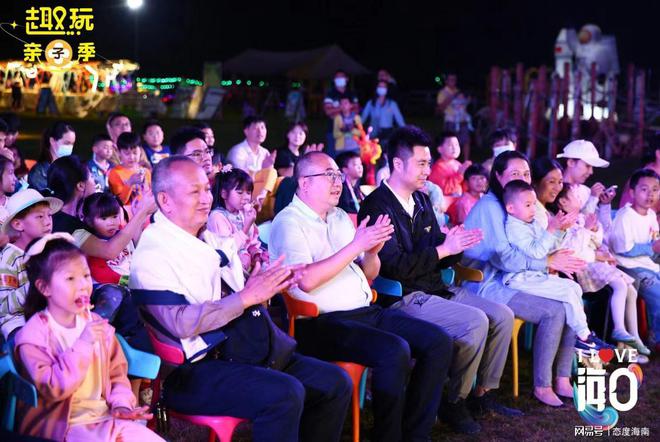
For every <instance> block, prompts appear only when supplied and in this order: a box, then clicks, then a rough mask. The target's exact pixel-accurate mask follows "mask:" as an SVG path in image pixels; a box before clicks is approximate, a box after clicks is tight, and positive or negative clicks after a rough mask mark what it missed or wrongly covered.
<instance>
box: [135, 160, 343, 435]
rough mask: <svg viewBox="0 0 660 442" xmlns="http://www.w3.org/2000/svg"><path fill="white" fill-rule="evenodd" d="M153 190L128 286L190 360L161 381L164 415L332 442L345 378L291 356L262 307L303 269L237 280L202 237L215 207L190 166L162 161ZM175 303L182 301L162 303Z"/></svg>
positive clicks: (212, 239) (231, 256) (230, 262)
mask: <svg viewBox="0 0 660 442" xmlns="http://www.w3.org/2000/svg"><path fill="white" fill-rule="evenodd" d="M152 188H153V193H154V195H155V197H156V201H157V203H158V207H159V209H160V211H159V212H157V214H156V216H155V222H154V223H153V224H151V225H150V226H149V227H148V228H147V229H146V230H145V231H144V233H143V234H142V237H141V238H140V243H139V244H138V247H137V249H136V250H135V254H134V255H133V260H132V263H131V277H130V283H129V285H130V287H131V289H132V290H133V294H134V299H138V297H142V298H143V299H144V297H146V296H151V297H152V298H151V300H150V302H147V301H145V302H143V303H142V304H143V307H142V308H143V311H142V312H143V314H144V315H145V320H146V321H147V322H148V324H149V325H150V326H151V327H152V328H153V330H154V332H155V333H156V334H157V335H158V336H159V339H162V340H163V341H167V342H169V343H170V344H172V345H177V346H179V347H182V349H183V351H184V353H185V356H186V359H187V361H188V362H187V363H185V364H183V365H180V366H178V367H177V368H176V369H175V370H174V371H173V372H172V373H171V374H169V375H168V376H167V378H166V379H165V389H166V391H167V395H166V396H165V401H166V404H167V406H168V407H170V408H172V409H174V410H176V411H178V412H180V413H185V414H195V415H210V416H217V415H220V416H233V417H239V418H245V419H249V420H250V421H251V423H252V437H253V438H254V439H255V440H272V439H273V438H274V437H277V439H278V440H282V441H292V442H293V441H297V440H308V441H319V440H321V441H328V442H330V441H338V440H339V438H340V436H341V430H342V426H343V422H344V419H345V417H346V411H347V408H348V404H349V401H350V395H351V381H350V379H349V378H348V377H347V375H346V373H345V372H344V371H343V370H342V369H340V368H339V367H337V366H335V365H334V364H329V363H326V362H322V361H318V360H315V359H313V358H309V357H305V356H301V355H299V354H297V353H295V352H293V347H292V345H291V344H292V340H291V338H288V337H286V335H284V334H283V332H281V331H280V330H279V329H277V327H276V326H274V325H273V323H272V321H271V319H270V317H269V315H268V312H267V310H266V309H265V308H263V307H262V306H261V305H260V304H261V303H263V302H265V301H266V300H268V299H269V298H271V297H272V296H273V295H274V294H275V293H278V292H279V291H281V290H284V289H287V288H289V287H290V286H291V284H295V283H296V282H297V280H299V278H300V275H301V269H300V268H299V267H292V266H283V265H282V260H279V261H276V262H275V263H273V265H271V266H270V268H269V269H268V270H265V271H263V272H259V270H258V269H257V271H256V272H255V273H253V274H252V275H251V276H250V277H249V278H248V279H247V281H244V279H243V273H242V268H241V262H240V259H238V257H237V255H236V253H235V251H233V250H231V249H229V248H226V247H224V246H225V245H226V244H224V243H222V242H221V239H220V238H218V237H216V236H215V235H213V234H212V233H211V232H209V231H207V230H206V229H205V226H206V222H207V220H208V215H209V212H210V210H211V202H212V200H213V198H212V196H211V191H210V185H209V182H208V179H207V177H206V174H205V173H204V171H203V170H202V168H201V167H200V166H199V165H197V164H196V163H195V162H194V161H193V160H192V159H190V158H186V157H183V156H178V155H177V156H172V157H169V158H166V159H164V160H161V161H160V162H159V163H158V165H157V166H156V168H155V170H154V174H153V181H152ZM221 251H222V252H223V253H220V252H221ZM172 297H178V298H183V300H182V301H180V302H178V303H175V302H170V303H164V302H161V301H162V300H163V299H165V298H170V299H171V298H172ZM214 343H215V345H213V344H214Z"/></svg>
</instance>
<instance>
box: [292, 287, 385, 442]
mask: <svg viewBox="0 0 660 442" xmlns="http://www.w3.org/2000/svg"><path fill="white" fill-rule="evenodd" d="M372 293H373V295H374V298H373V301H372V302H374V301H375V300H376V293H375V292H373V291H372ZM284 303H285V304H286V310H287V312H288V313H289V335H290V336H292V337H293V336H294V335H295V331H296V318H298V317H300V316H307V317H310V318H315V317H316V316H318V315H319V308H318V306H317V305H316V304H314V303H312V302H307V301H301V300H299V299H295V298H294V297H292V296H291V295H290V294H289V293H287V292H284ZM335 364H337V365H338V366H339V367H341V368H342V369H344V371H346V373H348V375H349V376H350V378H351V381H352V382H353V395H352V398H351V408H352V410H353V442H359V441H360V383H361V381H362V375H363V374H364V370H365V369H366V367H365V366H364V365H360V364H356V363H354V362H343V361H335Z"/></svg>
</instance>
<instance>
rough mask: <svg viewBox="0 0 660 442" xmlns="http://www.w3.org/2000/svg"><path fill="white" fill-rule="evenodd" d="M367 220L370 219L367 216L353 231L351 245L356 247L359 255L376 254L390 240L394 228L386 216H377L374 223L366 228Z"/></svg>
mask: <svg viewBox="0 0 660 442" xmlns="http://www.w3.org/2000/svg"><path fill="white" fill-rule="evenodd" d="M369 219H370V217H369V216H367V217H365V218H364V219H363V220H362V222H361V223H360V225H359V226H358V228H357V230H356V231H355V238H354V239H353V243H355V244H356V245H357V247H358V249H359V251H360V253H362V252H367V253H371V254H376V253H378V252H380V250H381V249H382V248H383V246H384V245H385V241H388V240H389V239H390V238H392V233H394V226H393V225H392V223H391V220H390V217H389V216H388V215H378V218H377V219H376V222H375V223H374V224H373V225H371V226H367V223H368V222H369Z"/></svg>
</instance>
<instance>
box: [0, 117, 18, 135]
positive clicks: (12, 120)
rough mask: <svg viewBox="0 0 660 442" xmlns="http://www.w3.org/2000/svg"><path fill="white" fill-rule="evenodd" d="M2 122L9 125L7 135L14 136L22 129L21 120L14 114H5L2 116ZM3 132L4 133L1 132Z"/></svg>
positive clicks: (0, 118)
mask: <svg viewBox="0 0 660 442" xmlns="http://www.w3.org/2000/svg"><path fill="white" fill-rule="evenodd" d="M0 120H2V121H4V122H5V124H6V125H7V130H6V131H5V132H6V133H9V134H13V133H16V132H18V129H19V128H20V127H21V119H20V118H18V115H16V114H15V113H14V112H3V113H1V114H0ZM0 132H2V131H0Z"/></svg>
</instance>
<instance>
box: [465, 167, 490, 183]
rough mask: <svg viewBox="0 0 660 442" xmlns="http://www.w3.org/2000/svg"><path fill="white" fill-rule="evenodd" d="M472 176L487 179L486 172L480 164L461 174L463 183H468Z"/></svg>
mask: <svg viewBox="0 0 660 442" xmlns="http://www.w3.org/2000/svg"><path fill="white" fill-rule="evenodd" d="M473 176H483V177H486V179H488V171H487V170H486V168H485V167H484V166H482V165H481V164H479V163H474V164H472V165H470V166H469V167H468V168H467V169H465V172H463V181H468V180H469V179H470V178H472V177H473Z"/></svg>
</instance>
